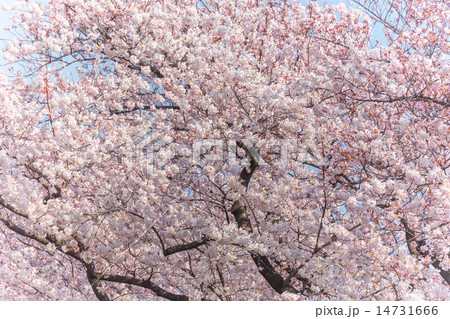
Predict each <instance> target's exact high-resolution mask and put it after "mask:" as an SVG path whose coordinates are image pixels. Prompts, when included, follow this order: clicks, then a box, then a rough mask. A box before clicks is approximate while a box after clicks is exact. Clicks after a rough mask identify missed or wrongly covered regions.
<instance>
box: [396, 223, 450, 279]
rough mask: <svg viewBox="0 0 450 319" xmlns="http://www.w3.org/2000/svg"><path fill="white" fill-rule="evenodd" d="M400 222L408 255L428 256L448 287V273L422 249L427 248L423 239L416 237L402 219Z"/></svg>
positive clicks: (449, 277)
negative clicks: (403, 230)
mask: <svg viewBox="0 0 450 319" xmlns="http://www.w3.org/2000/svg"><path fill="white" fill-rule="evenodd" d="M400 222H401V223H402V224H403V227H404V228H405V237H406V244H407V245H408V250H409V252H410V254H411V255H416V256H419V255H420V256H422V257H428V256H430V257H431V259H432V260H433V261H432V262H431V264H432V265H433V267H434V268H435V269H436V270H438V271H439V274H440V275H441V276H442V278H444V280H445V282H446V283H447V284H448V285H450V271H449V270H445V269H443V268H442V266H441V262H440V261H439V259H438V257H437V256H434V255H430V253H429V251H428V250H427V249H422V248H425V247H426V246H427V244H426V242H425V239H424V238H422V237H421V236H418V235H416V233H415V231H414V230H413V229H411V228H410V227H409V225H408V223H407V222H406V220H405V219H403V218H402V219H401V220H400Z"/></svg>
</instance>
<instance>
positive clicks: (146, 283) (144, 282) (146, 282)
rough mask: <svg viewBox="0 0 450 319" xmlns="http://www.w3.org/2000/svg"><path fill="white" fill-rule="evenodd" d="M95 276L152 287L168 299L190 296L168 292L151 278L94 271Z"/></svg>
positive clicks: (105, 279) (187, 298) (104, 279)
mask: <svg viewBox="0 0 450 319" xmlns="http://www.w3.org/2000/svg"><path fill="white" fill-rule="evenodd" d="M92 275H93V277H94V278H95V279H97V280H103V281H110V282H116V283H122V284H130V285H134V286H139V287H143V288H147V289H150V290H151V291H153V292H154V293H155V294H156V295H157V296H159V297H163V298H165V299H168V300H172V301H188V300H189V297H188V296H186V295H177V294H173V293H171V292H168V291H167V290H164V289H163V288H161V287H159V286H158V285H156V284H155V283H153V282H151V281H150V280H148V279H147V280H142V279H137V278H135V277H130V276H121V275H107V276H105V275H103V276H102V275H101V274H99V273H93V274H92Z"/></svg>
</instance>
